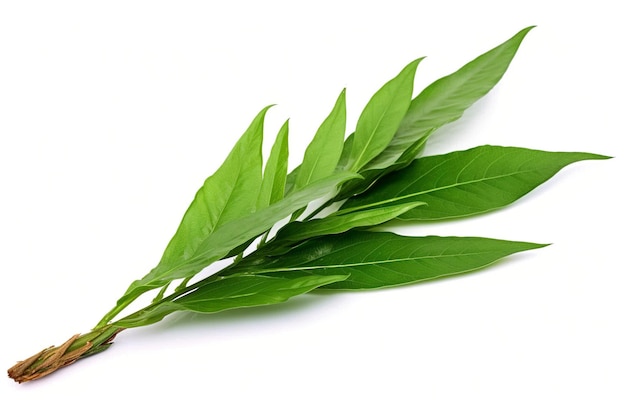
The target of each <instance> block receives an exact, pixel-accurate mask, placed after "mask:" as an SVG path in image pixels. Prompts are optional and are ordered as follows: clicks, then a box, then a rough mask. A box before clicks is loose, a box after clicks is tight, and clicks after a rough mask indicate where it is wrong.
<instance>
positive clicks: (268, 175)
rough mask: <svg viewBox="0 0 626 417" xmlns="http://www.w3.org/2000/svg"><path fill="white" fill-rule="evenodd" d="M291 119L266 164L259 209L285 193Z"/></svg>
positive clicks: (281, 130) (283, 128)
mask: <svg viewBox="0 0 626 417" xmlns="http://www.w3.org/2000/svg"><path fill="white" fill-rule="evenodd" d="M288 136H289V120H287V121H286V122H285V123H284V124H283V126H282V127H281V128H280V130H279V131H278V135H277V136H276V141H275V142H274V145H273V146H272V150H271V152H270V156H269V158H268V159H267V162H266V164H265V172H263V182H262V183H261V191H260V192H259V197H258V199H257V210H260V209H262V208H265V207H267V206H269V205H271V204H273V203H275V202H277V201H278V200H281V199H282V198H283V196H284V195H285V181H286V178H287V162H288V159H289V145H288Z"/></svg>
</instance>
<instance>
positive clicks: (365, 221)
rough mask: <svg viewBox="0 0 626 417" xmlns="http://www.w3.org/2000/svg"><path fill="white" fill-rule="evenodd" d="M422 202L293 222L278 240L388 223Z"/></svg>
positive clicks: (328, 233)
mask: <svg viewBox="0 0 626 417" xmlns="http://www.w3.org/2000/svg"><path fill="white" fill-rule="evenodd" d="M423 204H424V203H420V202H411V203H409V204H396V205H392V206H388V207H383V208H374V209H369V210H362V211H357V212H350V213H343V212H341V211H339V212H336V213H334V214H332V215H330V216H327V217H323V218H321V219H314V220H309V221H306V222H292V223H289V224H287V225H286V226H285V227H283V228H282V229H280V230H279V232H278V233H277V235H276V239H275V240H276V242H279V243H280V242H299V241H303V240H307V239H311V238H313V237H318V236H324V235H335V234H339V233H343V232H346V231H348V230H350V229H354V228H357V227H371V226H376V225H379V224H383V223H386V222H388V221H390V220H393V219H395V218H397V217H398V216H400V215H402V214H404V213H406V212H407V211H409V210H411V209H413V208H415V207H418V206H420V205H423Z"/></svg>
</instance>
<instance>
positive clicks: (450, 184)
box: [342, 146, 607, 220]
mask: <svg viewBox="0 0 626 417" xmlns="http://www.w3.org/2000/svg"><path fill="white" fill-rule="evenodd" d="M606 158H607V157H606V156H602V155H595V154H590V153H581V152H546V151H537V150H532V149H524V148H515V147H502V146H480V147H477V148H473V149H469V150H466V151H459V152H452V153H449V154H446V155H437V156H429V157H424V158H420V159H418V160H416V161H415V162H413V163H412V164H411V165H410V166H409V167H407V168H405V169H403V170H400V171H397V172H395V173H393V174H391V175H389V176H387V177H385V178H383V179H381V180H380V181H379V182H378V183H376V184H375V185H374V186H373V187H372V188H371V189H370V190H368V191H367V192H366V193H364V194H362V195H360V196H357V197H354V198H352V199H350V200H348V201H347V202H346V204H345V205H344V206H343V207H342V210H361V209H363V208H367V207H381V206H382V207H384V206H386V205H392V204H397V203H398V202H409V201H422V202H425V203H426V205H424V206H420V207H416V208H415V209H413V210H410V211H408V212H406V213H405V214H403V215H401V216H399V218H400V219H405V220H442V219H449V218H455V217H464V216H470V215H474V214H479V213H484V212H488V211H491V210H495V209H497V208H500V207H503V206H506V205H508V204H510V203H512V202H514V201H515V200H517V199H519V198H520V197H522V196H524V195H525V194H527V193H529V192H530V191H532V190H533V189H534V188H536V187H537V186H539V185H540V184H542V183H543V182H545V181H547V180H548V179H550V178H551V177H552V176H553V175H554V174H556V173H557V172H558V171H559V170H561V169H562V168H563V167H565V166H567V165H569V164H571V163H574V162H578V161H583V160H589V159H606Z"/></svg>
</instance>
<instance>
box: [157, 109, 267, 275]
mask: <svg viewBox="0 0 626 417" xmlns="http://www.w3.org/2000/svg"><path fill="white" fill-rule="evenodd" d="M268 109H269V107H266V108H264V109H263V110H261V112H260V113H259V114H258V115H257V116H256V117H255V119H254V120H253V121H252V123H251V124H250V126H249V127H248V129H247V130H246V131H245V132H244V134H243V135H242V136H241V138H240V139H239V141H238V142H237V143H236V144H235V147H234V148H233V150H232V151H231V152H230V154H229V155H228V157H227V158H226V160H225V161H224V163H223V164H222V166H220V168H219V169H218V170H217V171H216V172H215V173H214V174H213V175H211V176H210V177H209V178H207V179H206V181H205V182H204V185H203V186H202V187H201V188H200V190H198V192H197V193H196V196H195V198H194V200H193V201H192V202H191V205H190V206H189V208H188V209H187V211H186V213H185V215H184V216H183V219H182V221H181V223H180V226H178V230H177V231H176V234H174V237H173V238H172V240H171V241H170V242H169V244H168V245H167V248H166V249H165V252H164V253H163V257H162V258H161V261H160V262H159V265H160V266H161V267H167V266H168V265H170V264H173V263H176V262H180V261H181V260H184V259H187V258H189V257H191V256H192V255H193V253H195V251H196V249H197V248H198V246H199V245H200V244H201V243H202V242H203V241H204V239H206V237H207V236H209V235H210V234H211V233H212V232H213V230H215V229H216V228H217V227H219V226H220V225H222V224H224V223H227V222H229V221H232V220H234V219H237V218H240V217H242V216H245V215H248V214H250V213H252V212H253V211H254V210H255V207H256V201H257V196H258V194H259V190H260V187H261V170H262V168H263V157H262V155H261V146H262V142H263V122H264V119H265V114H266V113H267V110H268Z"/></svg>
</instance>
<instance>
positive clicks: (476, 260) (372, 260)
mask: <svg viewBox="0 0 626 417" xmlns="http://www.w3.org/2000/svg"><path fill="white" fill-rule="evenodd" d="M543 246H545V245H541V244H536V243H527V242H512V241H506V240H497V239H487V238H480V237H439V236H427V237H408V236H399V235H396V234H393V233H387V232H357V231H354V230H353V231H349V232H346V233H344V234H341V235H336V236H328V237H320V238H317V239H312V240H310V241H308V242H306V243H304V244H302V245H300V246H298V247H296V248H295V249H293V250H292V251H290V252H288V253H286V254H281V255H280V256H278V257H275V258H271V257H267V258H265V259H263V260H257V263H256V265H251V266H250V268H253V269H254V270H255V271H256V273H259V274H263V275H271V276H277V277H283V278H291V277H301V276H302V275H303V274H312V275H325V274H328V275H349V277H348V278H347V279H346V280H344V281H342V282H336V283H333V284H329V285H326V286H325V287H324V288H334V289H368V288H380V287H389V286H395V285H402V284H409V283H415V282H420V281H427V280H432V279H436V278H441V277H446V276H450V275H456V274H460V273H463V272H468V271H473V270H476V269H479V268H482V267H485V266H487V265H489V264H491V263H493V262H495V261H497V260H498V259H501V258H503V257H505V256H508V255H511V254H514V253H516V252H521V251H526V250H530V249H537V248H541V247H543ZM252 262H254V261H252ZM241 269H244V270H245V265H241ZM239 272H241V271H239Z"/></svg>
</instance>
